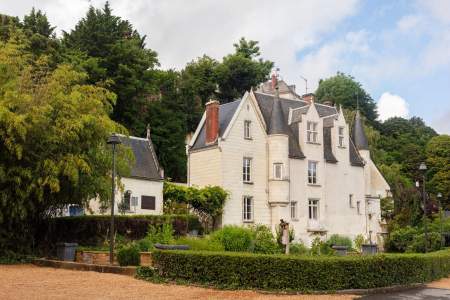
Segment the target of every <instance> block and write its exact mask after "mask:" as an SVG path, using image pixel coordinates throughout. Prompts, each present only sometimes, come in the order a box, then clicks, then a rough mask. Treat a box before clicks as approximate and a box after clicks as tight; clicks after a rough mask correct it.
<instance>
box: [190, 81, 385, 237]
mask: <svg viewBox="0 0 450 300" xmlns="http://www.w3.org/2000/svg"><path fill="white" fill-rule="evenodd" d="M351 132H352V135H351V134H350V133H351ZM187 152H188V184H189V185H190V186H200V187H201V186H206V185H218V186H221V187H223V188H224V189H225V190H227V191H228V192H229V193H230V197H229V199H228V200H227V202H226V203H225V207H224V212H223V215H222V218H221V221H220V223H221V224H222V225H227V224H236V225H243V224H266V225H268V226H270V227H271V228H272V229H275V226H276V225H278V224H279V223H280V219H283V220H285V221H287V222H289V223H290V227H291V228H293V229H294V231H295V239H296V240H301V241H303V242H304V243H306V244H310V243H311V241H312V240H313V239H314V238H315V237H316V236H321V237H323V238H326V237H327V236H330V235H332V234H335V233H337V234H340V235H345V236H348V237H350V238H351V239H354V238H355V236H357V235H358V234H362V235H364V236H365V237H366V238H367V239H369V238H370V240H371V241H372V242H375V243H377V242H378V243H379V244H381V242H382V241H381V222H382V220H381V213H380V199H381V198H383V197H385V196H387V195H388V193H389V185H388V184H387V183H386V181H385V179H384V178H383V176H382V175H381V173H380V172H379V170H378V169H377V168H376V166H375V164H374V163H373V162H372V160H371V158H370V152H369V147H368V142H367V137H366V135H365V133H364V129H363V124H362V120H361V118H360V115H359V111H358V112H357V114H356V118H355V120H354V122H353V130H352V131H350V128H349V124H348V122H347V121H346V120H345V118H344V114H343V111H342V109H336V107H334V106H331V105H324V104H319V103H315V102H314V95H313V94H307V95H304V96H303V97H300V96H298V95H297V94H296V93H295V92H294V87H293V86H288V85H286V83H284V82H283V81H279V82H278V80H277V79H276V77H275V76H273V77H272V81H271V82H270V81H269V82H266V83H264V84H262V85H261V86H260V87H259V88H258V90H257V91H250V92H247V93H245V95H244V96H243V97H242V99H240V100H236V101H233V102H230V103H227V104H222V105H220V104H219V102H217V101H210V102H208V103H207V104H206V111H205V113H204V114H203V117H202V119H201V121H200V124H199V125H198V128H197V130H196V132H195V133H194V135H193V137H192V139H191V141H190V142H189V145H188V146H187Z"/></svg>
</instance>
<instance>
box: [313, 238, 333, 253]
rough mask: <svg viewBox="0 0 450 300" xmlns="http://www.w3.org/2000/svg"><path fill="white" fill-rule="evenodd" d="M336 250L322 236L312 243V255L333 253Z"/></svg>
mask: <svg viewBox="0 0 450 300" xmlns="http://www.w3.org/2000/svg"><path fill="white" fill-rule="evenodd" d="M334 253H335V251H334V250H333V249H332V248H331V245H330V244H328V243H327V242H324V241H322V240H321V239H320V237H316V238H315V239H314V240H313V241H312V244H311V254H312V255H333V254H334Z"/></svg>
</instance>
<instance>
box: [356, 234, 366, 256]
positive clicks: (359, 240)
mask: <svg viewBox="0 0 450 300" xmlns="http://www.w3.org/2000/svg"><path fill="white" fill-rule="evenodd" d="M365 240H366V239H365V238H364V236H363V235H362V234H358V235H357V236H356V237H355V239H354V240H353V243H354V244H355V247H356V250H357V251H358V252H361V251H362V245H363V244H364V241H365Z"/></svg>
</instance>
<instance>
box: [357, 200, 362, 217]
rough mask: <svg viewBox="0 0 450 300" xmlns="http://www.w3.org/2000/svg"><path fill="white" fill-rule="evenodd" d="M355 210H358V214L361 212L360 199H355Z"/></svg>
mask: <svg viewBox="0 0 450 300" xmlns="http://www.w3.org/2000/svg"><path fill="white" fill-rule="evenodd" d="M356 211H357V212H358V215H360V214H361V201H356Z"/></svg>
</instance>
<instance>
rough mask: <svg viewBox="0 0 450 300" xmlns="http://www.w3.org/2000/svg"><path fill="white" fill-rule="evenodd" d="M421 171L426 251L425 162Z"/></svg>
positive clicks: (421, 164) (426, 246) (426, 245)
mask: <svg viewBox="0 0 450 300" xmlns="http://www.w3.org/2000/svg"><path fill="white" fill-rule="evenodd" d="M419 171H421V172H422V197H423V216H424V219H423V221H424V233H425V252H427V248H428V228H427V194H426V191H425V172H426V171H427V165H426V164H425V163H424V162H421V163H420V166H419Z"/></svg>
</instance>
